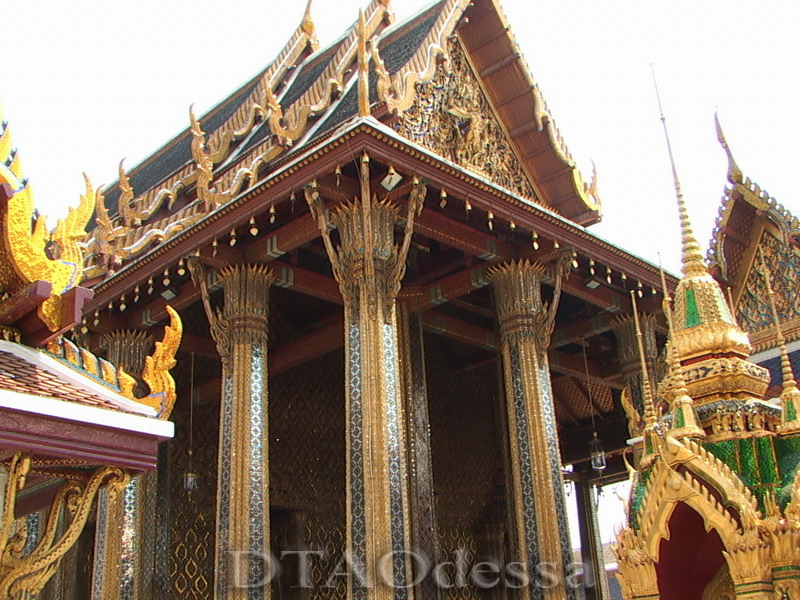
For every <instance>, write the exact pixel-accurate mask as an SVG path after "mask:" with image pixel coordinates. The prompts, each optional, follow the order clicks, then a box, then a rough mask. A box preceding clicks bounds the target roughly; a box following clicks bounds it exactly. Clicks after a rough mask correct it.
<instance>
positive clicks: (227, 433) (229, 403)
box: [216, 373, 233, 598]
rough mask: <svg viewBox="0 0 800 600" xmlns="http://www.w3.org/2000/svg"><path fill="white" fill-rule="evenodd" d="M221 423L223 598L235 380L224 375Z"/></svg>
mask: <svg viewBox="0 0 800 600" xmlns="http://www.w3.org/2000/svg"><path fill="white" fill-rule="evenodd" d="M221 415H222V419H221V420H222V422H221V423H220V432H221V435H222V440H221V443H220V455H219V483H218V486H219V487H218V491H217V494H218V496H217V497H218V503H219V505H218V507H217V558H216V563H217V568H216V588H217V596H218V597H219V598H224V597H225V596H226V595H227V590H228V580H229V578H230V573H229V570H230V569H229V565H230V563H229V560H228V559H229V557H228V554H227V552H228V550H229V549H230V548H228V536H229V533H230V511H229V509H228V501H229V499H230V497H231V443H232V442H231V437H232V435H233V431H232V430H233V377H232V376H231V374H230V373H226V374H225V384H224V386H223V389H222V407H221Z"/></svg>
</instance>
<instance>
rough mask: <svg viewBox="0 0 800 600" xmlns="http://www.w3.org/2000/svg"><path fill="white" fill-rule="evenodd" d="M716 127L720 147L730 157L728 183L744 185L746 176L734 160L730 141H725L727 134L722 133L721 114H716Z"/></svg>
mask: <svg viewBox="0 0 800 600" xmlns="http://www.w3.org/2000/svg"><path fill="white" fill-rule="evenodd" d="M714 127H715V128H716V130H717V140H718V141H719V143H720V146H722V148H723V149H724V150H725V155H726V156H727V157H728V181H730V182H731V183H743V182H744V174H743V173H742V170H741V169H740V168H739V165H738V164H736V159H734V158H733V153H732V152H731V148H730V146H728V140H726V139H725V133H723V131H722V125H720V122H719V114H718V113H717V112H714Z"/></svg>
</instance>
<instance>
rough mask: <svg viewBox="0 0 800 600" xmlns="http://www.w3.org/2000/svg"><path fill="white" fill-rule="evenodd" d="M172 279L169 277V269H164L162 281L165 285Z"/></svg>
mask: <svg viewBox="0 0 800 600" xmlns="http://www.w3.org/2000/svg"><path fill="white" fill-rule="evenodd" d="M171 281H172V280H171V279H170V278H169V269H164V279H163V280H162V281H161V283H163V284H164V285H169V284H170V283H171Z"/></svg>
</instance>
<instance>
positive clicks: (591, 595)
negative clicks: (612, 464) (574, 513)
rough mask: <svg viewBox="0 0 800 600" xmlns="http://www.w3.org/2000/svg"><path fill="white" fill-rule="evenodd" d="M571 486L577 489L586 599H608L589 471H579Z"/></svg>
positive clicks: (594, 497)
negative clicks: (573, 485) (573, 484)
mask: <svg viewBox="0 0 800 600" xmlns="http://www.w3.org/2000/svg"><path fill="white" fill-rule="evenodd" d="M575 488H576V489H577V491H578V498H577V500H578V527H579V529H580V536H581V557H582V559H583V568H584V582H585V586H586V600H609V599H610V598H611V596H610V594H609V591H608V578H607V577H606V564H605V560H604V559H603V540H602V539H601V537H600V526H599V523H598V521H597V497H596V496H595V491H594V486H593V485H592V482H591V480H590V474H589V473H585V472H584V473H579V475H578V479H577V481H575Z"/></svg>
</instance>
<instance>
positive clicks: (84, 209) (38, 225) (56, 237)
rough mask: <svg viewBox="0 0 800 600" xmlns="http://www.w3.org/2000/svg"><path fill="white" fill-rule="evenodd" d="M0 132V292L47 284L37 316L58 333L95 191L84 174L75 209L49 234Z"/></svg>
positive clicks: (5, 132)
mask: <svg viewBox="0 0 800 600" xmlns="http://www.w3.org/2000/svg"><path fill="white" fill-rule="evenodd" d="M0 121H2V113H0ZM0 127H2V132H1V133H0V187H2V188H4V193H3V194H2V196H3V199H2V201H0V202H1V203H0V219H1V220H2V238H3V239H2V245H1V246H0V263H2V264H3V267H2V269H0V290H2V291H3V292H7V293H9V294H12V295H13V294H14V293H16V292H18V291H20V290H21V289H22V288H23V287H24V286H26V285H28V284H31V283H34V282H36V281H44V282H47V283H50V284H51V286H52V287H51V291H50V297H49V298H47V299H46V300H44V302H42V303H41V304H40V305H39V308H38V315H39V317H40V319H41V320H42V322H43V323H44V324H45V325H46V326H47V328H48V329H49V330H50V331H58V330H59V329H60V328H61V327H62V295H63V294H65V293H66V292H68V291H69V290H70V289H72V288H74V287H75V286H77V284H78V283H79V282H80V280H81V271H82V267H83V258H84V250H83V241H84V238H85V237H86V231H85V229H86V225H87V223H88V222H89V219H90V218H91V216H92V212H93V211H94V207H95V190H94V188H93V187H92V184H91V183H90V181H89V178H88V177H86V175H85V174H84V179H85V181H86V192H85V193H84V194H83V195H82V196H81V199H80V203H79V204H78V206H77V207H75V208H70V209H69V212H68V213H67V216H66V217H65V218H63V219H60V220H59V221H58V223H57V224H56V227H55V229H53V231H48V230H47V227H46V222H45V217H44V216H42V215H39V214H38V213H37V212H36V210H35V208H34V202H33V194H32V192H31V187H30V185H29V184H28V182H27V181H26V180H25V179H24V177H23V175H22V167H21V164H20V160H19V155H18V154H17V152H16V151H15V150H14V149H13V142H12V139H11V130H10V127H9V126H8V125H7V124H2V125H0Z"/></svg>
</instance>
